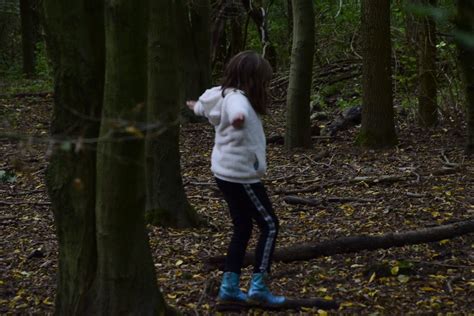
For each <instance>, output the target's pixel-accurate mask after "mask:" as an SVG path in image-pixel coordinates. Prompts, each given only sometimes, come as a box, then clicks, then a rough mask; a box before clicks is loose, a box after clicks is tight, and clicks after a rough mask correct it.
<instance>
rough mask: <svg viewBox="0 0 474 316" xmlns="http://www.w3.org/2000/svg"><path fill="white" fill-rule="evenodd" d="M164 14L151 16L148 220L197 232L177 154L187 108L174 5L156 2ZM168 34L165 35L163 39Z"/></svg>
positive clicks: (153, 6) (147, 146) (169, 0)
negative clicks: (154, 126) (182, 115)
mask: <svg viewBox="0 0 474 316" xmlns="http://www.w3.org/2000/svg"><path fill="white" fill-rule="evenodd" d="M151 9H152V13H153V12H154V11H153V10H156V11H157V12H162V13H161V14H160V15H152V17H151V19H150V26H149V33H148V37H149V38H148V40H149V43H148V101H147V103H148V113H147V114H148V121H149V122H153V123H154V124H158V126H159V127H158V128H157V130H156V132H153V131H151V132H149V133H148V135H147V144H146V161H147V177H148V178H147V190H148V194H147V196H148V198H147V212H146V216H147V220H148V221H149V222H150V223H152V224H155V225H162V226H172V227H180V228H184V227H194V226H197V225H198V224H199V217H198V215H197V213H196V212H195V210H194V209H193V208H192V207H191V205H190V204H189V202H188V200H187V198H186V194H185V192H184V188H183V181H182V178H181V166H180V154H179V111H180V108H181V105H182V104H183V103H184V99H183V93H179V91H181V92H184V91H183V89H182V88H181V87H182V86H183V83H184V80H183V78H182V75H183V74H182V72H181V71H177V69H179V68H180V66H179V64H180V62H182V61H181V60H180V58H179V53H178V48H179V45H178V42H177V41H176V38H177V34H178V33H179V31H180V30H178V28H177V24H176V23H175V22H174V21H175V20H174V17H175V16H176V13H177V12H176V10H179V9H181V8H180V7H179V6H178V5H177V4H176V2H175V1H173V0H166V1H159V2H158V3H154V4H153V5H152V7H151ZM164 34H166V36H163V35H164Z"/></svg>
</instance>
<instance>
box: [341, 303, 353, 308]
mask: <svg viewBox="0 0 474 316" xmlns="http://www.w3.org/2000/svg"><path fill="white" fill-rule="evenodd" d="M353 305H354V303H352V302H342V303H341V304H340V305H339V306H341V307H351V306H353Z"/></svg>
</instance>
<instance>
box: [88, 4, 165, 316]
mask: <svg viewBox="0 0 474 316" xmlns="http://www.w3.org/2000/svg"><path fill="white" fill-rule="evenodd" d="M147 2H148V1H146V0H137V1H133V2H131V1H127V0H107V1H106V2H105V41H106V47H107V50H106V66H105V87H104V106H103V112H102V117H103V119H102V124H101V128H100V141H99V144H98V148H97V151H98V152H97V204H96V220H97V234H96V236H97V249H98V271H97V279H96V287H97V289H96V293H97V294H96V297H95V299H96V301H95V304H94V306H93V309H92V311H91V312H90V313H91V314H102V315H160V314H163V313H165V309H166V304H165V302H164V300H163V297H162V296H161V294H160V292H159V290H158V286H157V282H156V276H155V271H154V265H153V261H152V257H151V252H150V249H149V245H148V236H147V233H146V230H145V216H144V212H145V195H146V194H145V191H146V187H145V159H144V153H145V138H144V137H143V136H142V135H141V133H140V131H139V128H140V126H141V125H140V122H144V121H145V106H144V101H145V99H144V96H145V90H146V70H145V69H146V60H147V59H146V47H147V46H146V45H147V41H146V34H147V23H146V21H147V14H148V10H149V9H150V15H151V16H152V17H153V19H156V18H158V16H159V15H161V12H160V11H159V10H158V9H157V8H156V6H157V5H161V4H162V1H151V2H150V3H151V7H150V8H148V7H147ZM160 62H166V61H160Z"/></svg>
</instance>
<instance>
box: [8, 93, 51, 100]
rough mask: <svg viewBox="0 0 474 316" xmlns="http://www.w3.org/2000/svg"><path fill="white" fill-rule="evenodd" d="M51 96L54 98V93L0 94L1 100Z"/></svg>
mask: <svg viewBox="0 0 474 316" xmlns="http://www.w3.org/2000/svg"><path fill="white" fill-rule="evenodd" d="M49 96H53V92H23V93H12V94H0V99H6V98H28V97H36V98H46V97H49Z"/></svg>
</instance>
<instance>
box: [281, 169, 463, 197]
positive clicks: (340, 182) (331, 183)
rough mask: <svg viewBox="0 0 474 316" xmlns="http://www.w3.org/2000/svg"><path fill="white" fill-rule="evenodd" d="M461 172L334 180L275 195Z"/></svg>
mask: <svg viewBox="0 0 474 316" xmlns="http://www.w3.org/2000/svg"><path fill="white" fill-rule="evenodd" d="M459 171H461V166H459V167H458V168H444V167H443V168H441V169H437V170H434V171H432V172H429V173H425V174H417V173H414V172H410V173H407V174H401V175H396V174H395V175H394V174H389V175H380V176H357V177H354V178H350V179H342V180H333V181H328V182H324V183H318V184H314V185H311V186H308V187H304V188H298V189H291V190H286V189H282V190H276V191H275V194H295V193H309V192H314V191H318V190H322V189H324V188H328V187H332V186H337V185H344V184H353V183H354V184H355V183H361V182H363V183H366V184H377V183H394V182H397V181H407V180H410V179H413V178H416V179H417V181H419V180H420V178H425V177H426V178H429V177H436V176H447V175H450V174H454V173H457V172H459Z"/></svg>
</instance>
